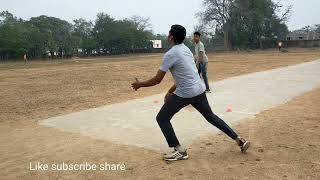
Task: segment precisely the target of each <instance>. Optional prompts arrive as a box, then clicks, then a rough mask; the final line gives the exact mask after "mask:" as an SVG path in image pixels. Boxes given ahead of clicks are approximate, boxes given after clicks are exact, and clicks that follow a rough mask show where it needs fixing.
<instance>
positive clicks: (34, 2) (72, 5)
mask: <svg viewBox="0 0 320 180" xmlns="http://www.w3.org/2000/svg"><path fill="white" fill-rule="evenodd" d="M274 1H279V0H274ZM201 2H202V0H158V1H154V0H0V11H4V10H8V11H9V12H11V13H13V14H14V15H15V16H17V17H21V18H23V19H29V18H30V17H35V16H39V15H47V16H54V17H58V18H61V19H64V20H67V21H69V22H72V21H73V20H74V19H78V18H84V19H87V20H94V19H95V17H96V15H97V13H99V12H104V13H107V14H110V15H111V16H112V17H114V18H116V19H123V18H126V17H130V16H132V15H140V16H143V17H149V18H150V20H151V23H152V25H153V30H154V31H155V33H167V31H168V29H169V28H170V26H171V25H172V24H181V25H184V26H185V27H186V28H187V30H188V31H189V33H190V32H191V31H192V30H193V27H194V25H196V24H197V18H195V13H197V12H199V11H201V5H202V3H201ZM282 2H283V4H285V5H288V4H292V5H293V14H292V16H291V19H290V21H289V22H288V26H289V30H295V29H298V28H301V27H303V26H306V25H312V24H320V18H319V17H320V9H319V8H320V0H282Z"/></svg>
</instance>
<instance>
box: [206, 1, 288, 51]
mask: <svg viewBox="0 0 320 180" xmlns="http://www.w3.org/2000/svg"><path fill="white" fill-rule="evenodd" d="M204 3H205V6H206V8H205V10H204V12H202V13H200V15H201V16H200V17H201V19H202V20H203V23H204V24H205V25H204V26H206V24H209V25H214V27H215V34H216V36H215V39H221V38H223V39H224V43H228V44H229V45H228V46H226V47H233V48H234V49H246V48H252V49H256V48H268V47H274V46H275V44H277V42H278V41H280V40H282V39H284V38H285V36H286V34H287V33H288V28H287V26H286V24H285V21H286V20H287V19H288V16H289V14H290V11H291V6H289V7H287V9H285V13H283V15H282V16H281V17H280V16H278V14H279V13H278V12H279V11H281V8H282V6H281V5H279V4H278V3H274V2H273V1H272V0H204Z"/></svg>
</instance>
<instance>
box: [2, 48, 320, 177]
mask: <svg viewBox="0 0 320 180" xmlns="http://www.w3.org/2000/svg"><path fill="white" fill-rule="evenodd" d="M209 58H210V65H209V78H210V80H211V81H217V80H221V79H225V78H228V77H232V76H237V75H241V74H246V73H250V72H256V71H263V70H268V69H273V68H276V67H282V66H288V65H293V64H298V63H302V62H308V61H312V60H315V59H319V58H320V51H318V50H296V51H290V52H289V53H278V52H275V51H267V52H253V53H240V54H237V53H230V54H225V53H217V54H212V55H209ZM160 63H161V57H160V56H155V55H152V56H148V57H141V56H135V57H123V58H121V57H118V58H99V59H86V60H82V59H75V60H68V61H53V62H31V64H28V65H26V66H23V65H22V64H21V63H10V64H1V65H0V77H1V78H0V87H1V88H0V99H1V100H0V144H1V145H0V154H1V155H0V174H1V175H2V177H0V179H2V178H4V179H41V180H42V179H107V178H110V179H112V178H117V179H132V178H133V177H136V178H137V179H168V178H169V179H319V178H320V173H319V172H320V148H319V147H320V109H319V107H320V104H319V102H320V90H315V91H313V92H310V93H307V94H306V95H304V96H302V97H298V98H296V99H294V100H293V101H291V102H289V103H288V104H285V105H282V106H280V107H277V108H275V109H271V110H268V111H265V112H263V113H261V114H259V115H258V116H257V117H256V118H255V119H252V120H248V121H242V122H241V124H240V125H239V126H237V127H236V129H237V130H238V131H239V132H241V133H242V134H243V135H244V136H245V137H249V139H250V140H251V141H252V142H253V146H252V148H251V149H250V151H249V153H248V154H246V155H242V154H241V153H239V152H238V149H236V148H237V147H236V146H235V144H234V143H233V142H231V141H230V140H229V139H227V137H225V136H224V135H220V136H208V137H206V138H203V139H200V140H199V142H197V143H195V144H193V145H192V146H191V147H190V149H189V154H190V155H191V159H190V160H188V161H183V162H178V163H172V164H167V163H165V162H162V161H161V160H160V158H161V154H159V152H155V151H151V150H146V149H142V148H137V147H131V146H124V145H115V144H112V143H110V142H106V141H100V140H95V139H91V138H88V137H83V136H79V135H78V134H73V133H67V132H62V131H58V130H55V129H52V128H45V127H41V126H38V125H37V124H36V122H37V121H38V120H40V119H44V118H48V117H52V116H56V115H62V114H67V113H70V112H74V111H80V110H83V109H88V108H92V107H97V106H101V105H105V104H111V103H116V102H123V101H126V100H129V99H134V98H138V97H144V96H148V95H152V94H157V93H160V92H164V91H166V90H167V89H168V88H169V86H170V85H171V84H172V80H171V78H170V77H169V76H167V77H166V79H165V81H164V82H163V83H162V84H161V85H160V86H159V87H157V88H147V89H144V90H142V91H138V92H133V91H132V90H131V88H130V83H131V82H132V81H133V79H134V77H138V78H139V79H141V80H144V79H147V78H148V77H150V76H152V75H154V73H155V72H156V71H157V69H158V67H159V64H160ZM37 161H40V162H42V163H47V164H50V163H61V162H62V161H64V162H66V163H83V162H92V163H95V164H100V163H104V162H108V163H124V164H125V165H126V169H127V170H126V171H123V172H110V171H107V172H104V171H87V172H85V171H81V172H79V171H78V172H72V171H68V172H62V171H60V172H53V171H44V172H35V171H29V162H37ZM155 174H156V176H155Z"/></svg>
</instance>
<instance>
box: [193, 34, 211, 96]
mask: <svg viewBox="0 0 320 180" xmlns="http://www.w3.org/2000/svg"><path fill="white" fill-rule="evenodd" d="M193 35H194V42H195V59H196V64H197V67H198V72H199V75H202V78H203V81H204V84H205V85H206V92H211V90H210V87H209V82H208V57H207V55H206V51H205V48H204V45H203V43H202V42H201V34H200V32H195V33H194V34H193Z"/></svg>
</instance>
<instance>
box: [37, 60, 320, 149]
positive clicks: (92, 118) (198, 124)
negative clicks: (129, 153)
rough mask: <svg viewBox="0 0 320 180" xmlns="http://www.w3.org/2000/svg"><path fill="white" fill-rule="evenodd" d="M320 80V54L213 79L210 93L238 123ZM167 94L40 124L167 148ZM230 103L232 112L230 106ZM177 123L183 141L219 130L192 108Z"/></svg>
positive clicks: (231, 121) (223, 114)
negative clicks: (160, 116)
mask: <svg viewBox="0 0 320 180" xmlns="http://www.w3.org/2000/svg"><path fill="white" fill-rule="evenodd" d="M213 73H214V72H213ZM319 86H320V60H317V61H313V62H309V63H303V64H299V65H295V66H289V67H284V68H279V69H273V70H269V71H264V72H257V73H252V74H247V75H242V76H238V77H233V78H229V79H226V80H222V81H218V82H215V83H211V89H212V90H213V93H211V94H207V97H208V100H209V102H210V104H211V107H212V109H213V111H214V112H215V113H216V114H217V115H219V116H220V117H221V118H222V119H224V120H225V121H226V122H227V123H228V124H230V125H231V126H232V125H233V124H235V123H237V122H239V121H240V120H242V119H245V118H250V117H253V116H254V115H255V114H258V113H259V112H261V111H264V110H267V109H270V108H272V107H276V106H278V105H281V104H284V103H286V102H287V101H289V100H291V99H292V98H294V97H296V96H299V95H302V94H304V93H306V92H308V91H311V90H313V89H316V88H317V87H319ZM154 88H156V87H154ZM142 91H143V89H142ZM163 97H164V94H158V95H154V96H150V97H145V98H141V99H135V100H130V101H128V102H124V103H118V104H113V105H107V106H103V107H98V108H94V109H88V110H85V111H81V112H76V113H72V114H68V115H64V116H59V117H53V118H49V119H45V120H42V121H39V124H40V125H43V126H46V127H53V128H57V129H60V130H62V131H67V132H73V133H79V134H81V135H84V136H90V137H92V138H97V139H103V140H108V141H111V142H113V143H117V144H126V145H134V146H138V147H143V148H148V149H154V150H163V149H165V148H167V144H166V142H165V139H164V137H163V135H162V133H161V130H160V128H159V127H158V124H157V122H156V120H155V117H156V115H157V113H158V111H159V110H160V108H161V106H162V102H163ZM228 106H231V107H232V109H233V111H232V112H226V109H227V107H228ZM172 124H173V126H174V128H175V130H176V134H177V136H178V138H179V140H180V142H181V143H182V144H190V143H192V142H193V141H194V140H196V139H197V138H200V137H201V136H204V135H207V134H208V133H216V132H218V130H217V129H216V128H215V127H213V126H211V125H210V124H209V123H208V122H206V120H205V119H204V118H203V117H202V116H201V115H200V113H198V112H197V111H195V110H190V109H188V108H187V109H182V110H181V111H180V112H179V113H178V114H176V116H174V117H173V119H172ZM240 133H241V132H240Z"/></svg>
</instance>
